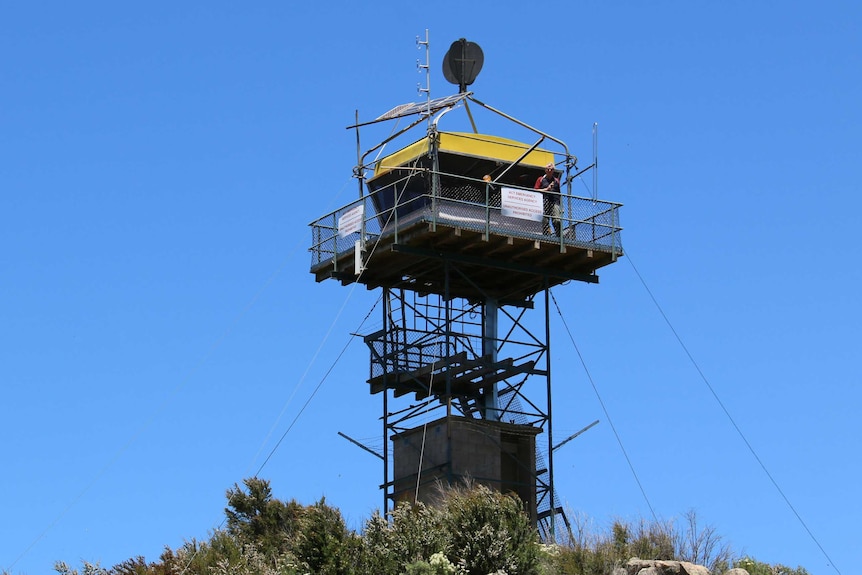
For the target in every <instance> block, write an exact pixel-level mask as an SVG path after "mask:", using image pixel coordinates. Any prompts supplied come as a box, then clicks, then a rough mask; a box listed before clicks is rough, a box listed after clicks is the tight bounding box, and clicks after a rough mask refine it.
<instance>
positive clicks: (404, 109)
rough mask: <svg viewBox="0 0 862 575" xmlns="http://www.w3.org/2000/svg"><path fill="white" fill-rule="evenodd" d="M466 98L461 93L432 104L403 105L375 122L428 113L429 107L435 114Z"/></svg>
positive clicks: (444, 97)
mask: <svg viewBox="0 0 862 575" xmlns="http://www.w3.org/2000/svg"><path fill="white" fill-rule="evenodd" d="M466 97H467V93H460V94H452V95H451V96H443V97H442V98H434V99H433V100H431V101H430V102H411V103H409V104H401V105H399V106H395V107H394V108H392V109H391V110H389V111H388V112H386V113H385V114H383V115H382V116H379V117H378V118H376V119H375V120H374V121H375V122H379V121H381V120H392V119H394V118H403V117H404V116H410V115H411V114H421V113H423V112H427V111H428V109H429V107H430V110H431V113H432V114H433V113H434V112H436V111H437V110H442V109H443V108H448V107H450V106H454V105H455V104H457V103H458V102H460V101H461V100H463V99H464V98H466Z"/></svg>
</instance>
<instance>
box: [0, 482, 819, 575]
mask: <svg viewBox="0 0 862 575" xmlns="http://www.w3.org/2000/svg"><path fill="white" fill-rule="evenodd" d="M243 483H244V487H242V488H241V487H239V486H238V485H234V486H233V487H232V488H231V489H229V490H228V491H227V505H228V507H227V508H226V509H225V514H226V521H225V525H226V527H225V528H224V529H219V530H216V531H215V532H214V533H213V534H212V536H211V537H210V538H209V540H207V541H196V540H192V541H187V542H185V543H184V544H183V545H182V546H180V547H179V548H178V549H170V548H167V547H166V548H165V550H164V552H163V553H162V555H161V557H160V558H159V560H158V561H154V562H149V563H148V562H147V561H146V560H145V559H144V558H143V557H135V558H132V559H128V560H126V561H124V562H122V563H120V564H118V565H115V566H114V567H111V568H109V569H108V568H103V567H101V566H100V565H98V564H92V563H87V562H84V563H83V564H82V567H81V570H80V571H79V570H78V569H74V568H72V567H70V566H69V565H67V564H66V563H63V562H58V563H57V564H56V565H55V567H54V569H55V571H57V573H59V574H60V575H301V574H306V573H308V574H317V575H366V574H374V575H551V574H561V575H566V574H570V575H604V574H609V573H611V572H612V571H613V569H614V567H616V566H620V565H624V564H625V563H626V562H627V561H628V560H629V558H631V557H639V558H641V559H667V560H680V561H689V562H692V563H697V564H699V565H705V566H706V567H707V568H709V570H710V571H711V572H712V573H715V574H721V573H723V572H724V571H726V570H727V569H728V568H730V567H742V568H744V569H746V570H748V572H749V573H750V575H808V573H807V571H805V569H802V568H797V569H789V568H787V567H784V566H782V565H775V566H773V565H768V564H766V563H761V562H759V561H756V560H755V559H751V558H748V557H745V558H737V557H734V555H733V553H732V551H731V550H730V547H729V546H728V545H727V544H725V543H724V542H723V541H722V540H721V538H720V537H719V536H718V535H717V534H716V533H715V530H714V529H713V528H712V527H710V526H702V525H699V524H698V521H697V517H696V516H695V514H694V513H693V512H690V513H688V514H686V515H685V516H684V517H683V519H682V520H681V521H669V522H664V523H661V522H653V523H650V522H646V521H638V522H636V523H630V522H625V521H622V520H618V521H615V522H614V523H613V525H612V526H611V527H610V529H609V530H606V531H603V530H596V529H593V528H592V527H591V525H590V522H589V521H588V520H587V519H586V518H584V517H577V518H576V521H575V522H574V524H573V526H572V535H571V538H570V540H569V541H567V542H566V543H565V544H561V545H542V544H541V542H540V541H539V537H538V534H537V533H536V531H535V529H533V528H532V527H531V526H530V522H529V519H528V518H527V516H526V514H524V513H523V510H522V505H521V502H520V501H519V500H518V499H517V498H515V497H514V496H509V495H502V494H499V493H496V492H494V491H491V490H489V489H487V488H485V487H483V486H480V485H469V486H463V487H459V488H450V489H446V490H443V491H441V497H440V502H439V504H438V505H435V506H426V505H423V504H421V503H420V504H417V505H401V506H399V507H398V508H396V509H395V510H393V511H392V513H391V514H390V517H389V518H384V517H381V516H380V515H379V514H375V515H374V516H372V517H371V518H370V519H369V520H368V521H366V523H365V526H364V528H363V530H362V532H361V533H355V532H353V531H351V530H349V529H348V528H347V527H346V525H345V522H344V519H343V518H342V516H341V512H340V511H339V510H338V509H336V508H334V507H330V506H329V505H327V504H326V502H325V501H324V500H320V501H319V502H317V503H315V504H313V505H307V506H306V505H301V504H299V503H297V502H296V501H293V500H291V501H289V502H286V503H285V502H283V501H281V500H279V499H276V498H274V497H273V495H272V490H271V488H270V485H269V482H268V481H266V480H263V479H258V478H250V479H246V480H245V481H244V482H243ZM4 575H5V574H4Z"/></svg>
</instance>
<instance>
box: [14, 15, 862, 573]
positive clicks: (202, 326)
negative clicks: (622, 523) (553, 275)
mask: <svg viewBox="0 0 862 575" xmlns="http://www.w3.org/2000/svg"><path fill="white" fill-rule="evenodd" d="M291 4H294V3H288V2H274V1H269V2H257V3H252V4H250V5H245V6H239V5H234V4H232V3H228V2H206V3H204V2H189V3H185V4H182V5H178V4H177V3H168V2H155V3H147V4H146V5H143V4H128V3H123V4H118V3H111V2H89V3H85V4H76V5H74V6H73V5H71V4H68V3H61V2H31V3H26V4H24V3H11V2H6V3H2V4H0V53H2V57H0V390H2V402H0V406H2V416H0V469H2V473H0V498H2V499H0V503H2V507H3V511H4V513H3V515H4V520H3V522H2V528H0V570H3V569H6V570H9V571H10V572H12V573H15V574H16V575H17V574H19V573H23V574H35V573H45V572H48V571H50V568H51V565H52V564H53V562H54V561H56V560H65V561H67V562H70V563H75V564H77V563H78V562H79V561H80V560H81V559H86V560H88V561H101V563H102V564H103V565H104V566H110V565H114V564H116V563H118V562H120V561H122V560H124V559H127V558H129V557H133V556H137V555H143V556H145V557H146V558H147V559H148V560H151V561H152V560H156V559H158V556H159V554H160V552H161V551H162V549H163V548H164V546H171V547H177V546H179V545H180V544H182V542H183V540H185V539H190V538H193V537H194V538H198V539H202V538H206V537H207V535H208V533H209V532H210V531H211V530H212V529H214V528H216V527H217V526H218V525H219V523H220V522H221V519H222V517H223V512H222V509H223V507H224V502H225V500H224V494H225V491H226V490H227V489H228V488H229V487H231V486H232V485H233V484H234V483H236V482H241V480H242V479H243V478H244V477H248V476H250V475H252V474H253V473H255V472H256V471H257V470H258V469H259V468H260V466H261V464H262V463H263V462H264V460H265V459H266V457H267V456H268V455H270V453H271V452H272V450H273V448H274V447H275V445H276V442H277V441H278V440H279V438H281V437H282V436H284V438H283V441H282V442H281V444H280V446H279V447H278V449H277V450H275V452H274V453H272V456H271V457H270V459H269V460H268V462H267V463H266V465H265V466H264V468H263V470H262V471H261V474H260V475H261V476H262V477H264V478H267V479H269V480H271V482H272V485H273V488H274V491H275V494H276V495H277V496H279V497H281V498H285V499H289V498H296V499H298V500H299V501H301V502H303V503H312V502H314V501H316V500H317V499H319V498H320V497H322V496H325V497H326V500H327V502H329V503H331V504H333V505H336V506H338V507H339V508H341V510H342V511H343V513H344V514H345V516H346V518H347V520H348V522H349V523H350V524H351V525H352V526H354V527H359V526H360V525H361V523H362V521H363V520H364V519H365V518H367V517H369V516H370V514H371V513H372V511H373V510H374V509H376V508H377V507H379V506H380V503H381V500H382V496H381V493H380V491H379V489H378V487H377V486H378V484H379V483H380V482H381V479H382V470H381V469H380V465H379V462H378V460H377V459H376V458H374V457H372V456H370V455H369V454H367V453H365V452H363V451H361V450H359V449H358V448H356V447H355V446H353V445H351V444H349V443H348V442H347V441H345V440H344V439H342V438H340V437H338V435H337V432H338V431H342V432H344V433H347V434H348V435H350V436H352V437H355V438H358V439H361V440H363V441H366V442H368V443H369V444H371V445H377V446H378V447H379V446H380V438H379V422H378V419H377V418H378V417H379V415H380V410H381V408H380V399H379V397H376V396H371V395H370V394H368V390H367V385H366V384H365V381H364V380H365V378H366V374H367V365H368V352H367V350H366V349H365V348H364V346H363V345H362V344H361V342H358V341H356V342H353V343H352V344H351V345H350V346H349V347H348V350H347V352H346V353H345V354H344V356H343V357H341V359H339V360H337V358H338V356H339V354H340V353H341V350H342V348H343V347H344V345H345V344H346V343H347V341H348V339H349V334H350V333H351V332H353V331H355V330H356V329H357V326H359V324H360V322H361V321H362V319H363V318H364V317H365V315H366V314H367V313H368V311H369V309H370V308H371V306H372V305H373V304H374V301H375V299H376V295H377V294H375V293H373V292H368V291H366V290H365V289H364V288H358V289H352V288H349V287H342V286H340V285H338V284H337V283H335V282H324V283H322V284H316V283H315V282H314V279H313V276H311V275H310V274H309V265H310V258H309V255H308V253H307V248H308V247H309V245H310V243H311V234H310V231H309V228H308V223H309V222H311V221H312V220H314V219H315V218H316V217H318V216H320V215H322V214H324V213H326V212H328V211H330V210H332V209H334V208H336V207H338V206H340V205H342V204H345V203H347V202H349V201H350V200H352V199H353V198H354V197H355V195H356V183H355V180H352V179H351V170H352V167H353V165H354V163H355V159H356V149H355V136H354V134H353V133H352V132H350V131H348V130H345V129H344V128H345V127H346V126H348V125H349V124H351V122H352V120H353V115H354V110H356V109H358V110H359V113H360V118H362V119H370V118H373V117H376V116H377V115H379V114H381V113H383V112H384V111H386V110H388V109H390V108H391V107H393V106H395V105H396V104H400V103H404V102H408V101H417V100H418V99H420V96H419V95H418V94H417V93H416V85H417V83H419V82H424V77H423V76H421V75H420V74H417V71H416V60H417V58H420V57H424V53H423V52H420V51H418V50H417V49H416V46H415V38H416V36H424V32H425V30H426V29H428V30H429V34H430V41H431V59H432V77H431V90H432V95H434V96H443V95H447V94H449V93H452V92H453V91H455V88H454V87H453V86H451V85H449V84H447V83H445V81H444V80H443V76H442V73H441V72H440V61H441V59H442V56H443V54H444V53H445V51H446V49H447V48H448V46H449V44H450V43H451V42H452V41H454V40H456V39H458V38H460V37H466V38H468V39H469V40H471V41H474V42H477V43H479V44H480V45H481V46H482V48H483V50H484V53H485V66H484V69H483V71H482V73H481V75H480V76H479V78H478V80H477V81H476V83H475V84H474V85H473V86H472V88H473V90H474V91H475V93H476V96H477V97H478V98H479V99H481V100H483V101H485V102H488V103H489V104H492V105H494V106H495V107H497V108H499V109H501V110H503V111H506V112H508V113H511V114H513V115H515V116H517V117H519V118H521V119H523V120H524V121H526V122H528V123H530V124H532V125H535V126H539V127H543V128H545V129H547V130H548V131H551V132H553V133H554V134H557V135H560V136H561V137H562V138H563V139H565V140H566V141H567V143H568V144H569V145H570V147H571V148H572V149H573V150H574V151H575V153H576V154H578V155H579V156H581V157H582V158H586V157H589V155H590V153H591V132H590V130H591V127H592V125H593V123H594V122H597V123H598V124H599V157H600V166H601V171H600V176H599V190H598V193H599V196H600V197H601V198H602V199H606V200H612V201H617V202H621V203H623V204H624V207H623V210H622V212H621V216H622V225H623V226H624V227H625V231H624V234H623V242H624V247H625V249H626V251H627V257H625V258H623V259H622V260H620V261H619V262H618V263H616V264H614V265H613V266H611V267H609V268H606V269H604V270H602V272H601V283H600V284H599V285H598V286H595V285H580V284H579V285H574V284H571V285H566V286H561V287H559V288H556V289H555V290H554V294H555V297H556V298H557V300H558V301H559V302H560V305H561V308H562V309H563V313H564V317H565V320H566V323H567V324H568V325H569V327H570V328H571V330H572V334H573V337H574V339H575V341H576V343H577V345H578V349H579V350H580V352H581V353H582V354H583V356H584V358H585V361H586V363H587V367H588V368H589V371H590V374H591V375H592V378H593V380H594V382H595V384H596V387H597V389H598V390H599V393H600V395H601V398H602V401H603V402H604V404H605V406H606V407H607V409H608V413H609V415H610V417H611V419H612V420H613V423H614V425H615V427H616V429H617V431H618V432H619V435H620V437H621V439H622V442H623V445H624V446H625V449H626V452H627V453H628V455H629V457H630V459H631V461H632V465H633V466H634V468H635V469H636V471H637V473H638V477H639V479H640V481H641V483H642V485H643V487H644V490H645V492H646V494H647V497H648V498H649V501H650V504H651V505H652V507H653V508H654V509H655V511H656V513H657V514H658V515H659V516H661V517H662V518H665V519H670V518H673V517H678V516H679V515H681V514H682V513H684V512H686V511H687V510H689V509H694V510H696V511H697V513H698V516H699V517H700V518H701V520H702V521H704V522H705V523H709V524H711V525H713V526H714V527H715V528H716V530H717V531H718V533H720V534H721V535H722V536H723V537H724V538H725V540H726V541H727V542H729V543H731V544H732V545H733V547H734V548H735V549H737V550H739V551H745V552H748V553H749V554H751V555H753V556H755V557H757V558H758V559H760V560H764V561H768V562H781V563H784V564H788V565H791V566H796V565H802V566H804V567H806V568H807V569H808V570H809V571H810V572H811V573H813V574H820V573H834V572H836V571H840V572H843V573H850V572H851V569H852V568H853V566H854V564H855V563H854V561H855V553H854V551H855V550H856V549H857V548H858V533H859V527H858V517H859V516H860V515H862V494H860V489H859V487H858V485H859V481H858V477H859V476H860V474H862V462H860V453H859V448H858V445H857V444H858V442H859V439H860V437H862V423H860V421H859V418H858V413H859V411H860V408H862V395H860V393H862V392H860V387H859V380H860V377H859V367H858V349H857V348H858V343H859V341H860V335H862V334H860V325H862V305H860V302H859V297H858V294H859V293H860V288H862V272H860V266H859V256H858V255H857V254H856V252H855V249H854V246H855V240H856V239H857V238H856V234H857V232H858V227H859V226H858V223H859V213H860V208H862V203H860V199H859V191H860V184H859V174H858V167H859V165H860V160H862V145H860V136H859V134H860V132H862V111H860V110H862V107H860V105H859V103H860V102H862V88H860V80H859V79H860V78H862V60H860V59H862V8H860V7H859V6H858V4H857V3H851V2H824V3H817V4H816V5H815V3H813V2H792V1H791V2H768V1H764V2H740V1H735V0H731V1H728V2H721V3H718V2H711V3H708V2H675V1H660V2H649V3H647V2H643V3H636V2H595V1H592V2H581V1H573V2H533V3H515V2H509V1H501V2H500V1H495V2H490V1H481V2H473V3H469V5H466V4H465V3H463V2H439V3H436V4H434V5H433V6H423V5H420V3H402V2H397V3H396V2H391V1H389V0H383V1H382V2H378V3H372V4H368V5H360V4H359V3H351V4H347V3H340V2H336V3H301V4H302V5H301V6H293V5H291ZM479 128H480V130H481V129H482V125H481V124H480V126H479ZM500 135H504V136H505V135H507V134H500ZM369 137H371V136H369ZM369 141H370V140H369ZM638 272H639V274H640V276H641V277H642V278H643V279H644V281H645V283H646V285H647V287H648V288H649V292H648V291H647V290H646V289H645V287H644V285H643V284H642V282H641V280H640V278H639V276H638ZM650 293H652V295H653V296H654V297H655V299H656V300H657V301H658V302H659V304H660V305H661V309H662V310H663V312H664V314H665V315H666V316H667V318H668V319H669V321H670V323H671V324H672V325H673V328H674V330H675V331H676V333H677V334H679V337H680V338H681V339H682V341H683V342H684V344H685V347H686V349H687V350H688V352H689V353H690V354H691V356H692V357H693V358H694V359H695V361H696V363H697V366H698V367H699V369H700V370H701V371H702V372H703V374H704V375H705V376H706V378H707V380H708V382H709V384H710V385H711V387H712V388H713V389H714V390H715V392H716V394H717V395H718V396H719V398H720V399H721V401H722V403H723V404H724V406H725V407H726V409H727V411H728V412H729V413H730V414H731V416H732V417H733V420H734V421H735V422H736V424H737V425H738V427H739V429H740V430H742V432H743V434H744V436H745V438H746V439H747V441H748V442H749V444H750V445H751V446H752V447H753V448H754V450H755V452H756V453H757V456H758V457H759V458H760V460H761V461H762V462H763V464H764V465H765V466H766V468H767V469H768V471H769V473H770V474H771V476H772V477H773V478H774V480H775V482H776V483H777V484H778V485H779V486H780V489H781V490H782V492H783V493H784V494H785V495H786V497H787V498H788V499H789V500H790V501H791V503H792V504H793V506H794V508H795V509H796V511H797V512H798V514H799V515H800V516H801V517H802V518H803V520H804V521H805V524H806V525H807V526H808V528H809V529H810V531H811V532H812V533H813V534H814V536H815V537H816V539H817V541H818V542H819V543H820V545H821V546H822V547H823V549H825V551H826V553H827V554H828V556H829V557H831V559H832V560H833V561H834V562H835V565H834V566H833V565H831V564H829V563H828V560H827V558H826V557H825V556H824V554H823V553H822V552H821V550H820V548H819V547H818V545H817V544H816V543H815V542H814V541H813V540H812V538H811V537H810V536H809V534H808V533H807V532H806V530H805V528H804V527H803V526H802V525H801V524H800V522H799V521H797V519H796V516H795V514H794V513H793V512H792V511H791V510H790V509H789V507H788V506H787V504H786V503H785V501H784V499H783V498H782V497H781V495H780V494H779V493H778V491H777V490H776V489H775V487H774V486H773V484H772V483H771V482H770V480H769V478H768V477H767V476H766V474H765V473H764V472H763V470H762V469H761V468H760V466H759V464H758V463H757V461H756V460H755V458H754V457H753V456H752V454H751V452H750V451H749V449H748V448H747V447H746V445H745V443H744V442H743V440H742V439H741V438H740V436H739V434H738V433H737V432H736V430H735V429H734V426H733V424H732V423H731V422H730V421H729V420H728V418H727V417H726V416H725V414H724V411H723V410H722V409H721V407H720V406H719V405H718V403H717V402H716V401H715V399H714V397H713V396H712V394H711V393H710V391H709V388H708V387H707V385H706V384H705V383H704V381H703V380H702V379H701V377H700V375H699V373H698V370H697V369H696V368H695V366H693V365H692V363H691V362H690V360H689V358H688V356H687V354H686V352H685V350H684V349H683V348H682V347H681V346H680V345H679V342H678V341H677V339H676V337H675V336H674V333H673V332H672V331H671V330H670V329H669V327H668V325H667V323H665V321H664V319H663V317H662V314H661V313H660V312H659V310H658V309H657V308H656V306H655V305H654V303H653V301H652V298H651V297H650ZM552 330H553V335H552V341H553V346H554V361H555V364H554V373H555V386H556V389H555V399H554V402H555V403H554V410H555V424H554V425H555V434H556V435H557V436H563V435H564V434H566V432H569V433H573V432H574V431H576V430H578V429H580V428H581V427H583V426H585V425H587V424H588V423H590V422H592V421H593V420H595V419H600V420H602V422H601V423H600V424H599V425H598V426H596V427H595V428H593V429H591V430H590V431H589V432H587V433H585V434H584V435H582V436H581V437H579V438H578V439H577V440H575V441H573V442H571V443H569V444H568V445H567V446H566V447H565V448H563V449H562V450H561V451H560V452H558V454H557V457H556V459H555V464H556V483H557V489H558V492H559V494H560V496H561V497H562V498H563V499H564V500H565V502H566V503H567V505H568V507H569V508H570V509H571V510H573V511H574V512H582V513H585V514H587V515H588V516H590V517H591V518H592V519H593V521H594V522H595V524H596V525H597V526H599V527H601V526H607V525H608V524H609V523H610V522H611V521H612V520H613V519H614V518H616V517H622V518H636V517H639V516H646V515H648V514H649V507H648V506H647V504H646V502H645V500H644V498H643V496H642V495H641V492H640V490H639V489H638V487H637V484H636V483H635V481H634V479H633V477H632V474H631V472H630V470H629V468H628V465H627V464H626V461H625V458H624V457H623V455H622V453H621V450H620V448H619V446H618V444H617V442H616V439H615V438H614V434H613V432H612V430H611V426H610V425H609V423H608V421H607V417H606V416H605V414H604V413H603V412H602V409H601V406H600V404H599V401H598V399H597V397H596V394H595V393H594V392H593V388H592V387H591V385H590V383H589V380H588V379H587V377H586V376H585V374H584V370H583V368H582V367H581V365H580V362H579V361H578V359H577V354H576V352H575V350H574V347H573V346H572V345H571V342H570V341H569V339H568V334H567V333H566V331H565V329H564V328H563V325H562V320H561V319H560V318H558V317H555V318H554V319H553V320H552ZM336 360H337V361H336ZM333 363H334V364H335V365H334V368H333V369H332V372H331V373H330V374H329V375H328V376H327V375H326V373H327V371H328V370H329V369H330V367H331V366H332V365H333ZM322 380H323V384H322V385H321V386H320V388H319V391H317V393H316V394H315V395H314V397H313V399H311V401H310V403H308V406H307V407H306V408H305V409H304V410H303V405H304V404H305V403H306V401H308V399H309V397H311V395H312V393H313V392H314V390H315V388H316V387H317V386H318V384H319V383H320V382H321V381H322ZM301 410H302V413H301V416H300V417H299V418H298V419H296V418H297V415H298V414H300V411H301ZM294 420H295V423H292V422H294ZM288 430H289V431H288ZM285 432H287V433H286V435H285Z"/></svg>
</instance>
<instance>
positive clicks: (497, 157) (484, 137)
mask: <svg viewBox="0 0 862 575" xmlns="http://www.w3.org/2000/svg"><path fill="white" fill-rule="evenodd" d="M438 135H439V137H440V151H441V152H448V153H452V154H459V155H464V156H473V157H477V158H486V159H489V160H494V161H500V162H514V161H515V160H517V159H518V158H520V157H521V156H522V155H523V154H524V152H526V151H527V150H528V149H529V148H530V146H529V144H524V143H522V142H516V141H515V140H509V139H508V138H501V137H499V136H490V135H488V134H470V133H464V132H439V134H438ZM427 153H428V138H422V139H421V140H419V141H417V142H413V143H412V144H410V145H409V146H406V147H404V148H401V149H400V150H398V151H397V152H395V153H394V154H391V155H389V156H386V157H385V158H383V159H381V160H379V161H378V162H377V164H376V165H375V166H374V176H372V178H376V177H377V176H380V175H383V174H385V173H387V172H389V171H391V170H392V169H393V168H397V167H399V166H403V165H405V164H407V163H408V162H410V161H412V160H415V159H416V158H418V157H420V156H422V155H425V154H427ZM553 161H554V154H553V153H552V152H549V151H547V150H542V149H539V148H537V149H535V150H533V151H531V152H530V153H529V154H527V156H526V157H525V158H524V159H523V160H521V162H520V163H521V164H523V165H527V166H536V167H545V166H546V165H548V163H549V162H553Z"/></svg>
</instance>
